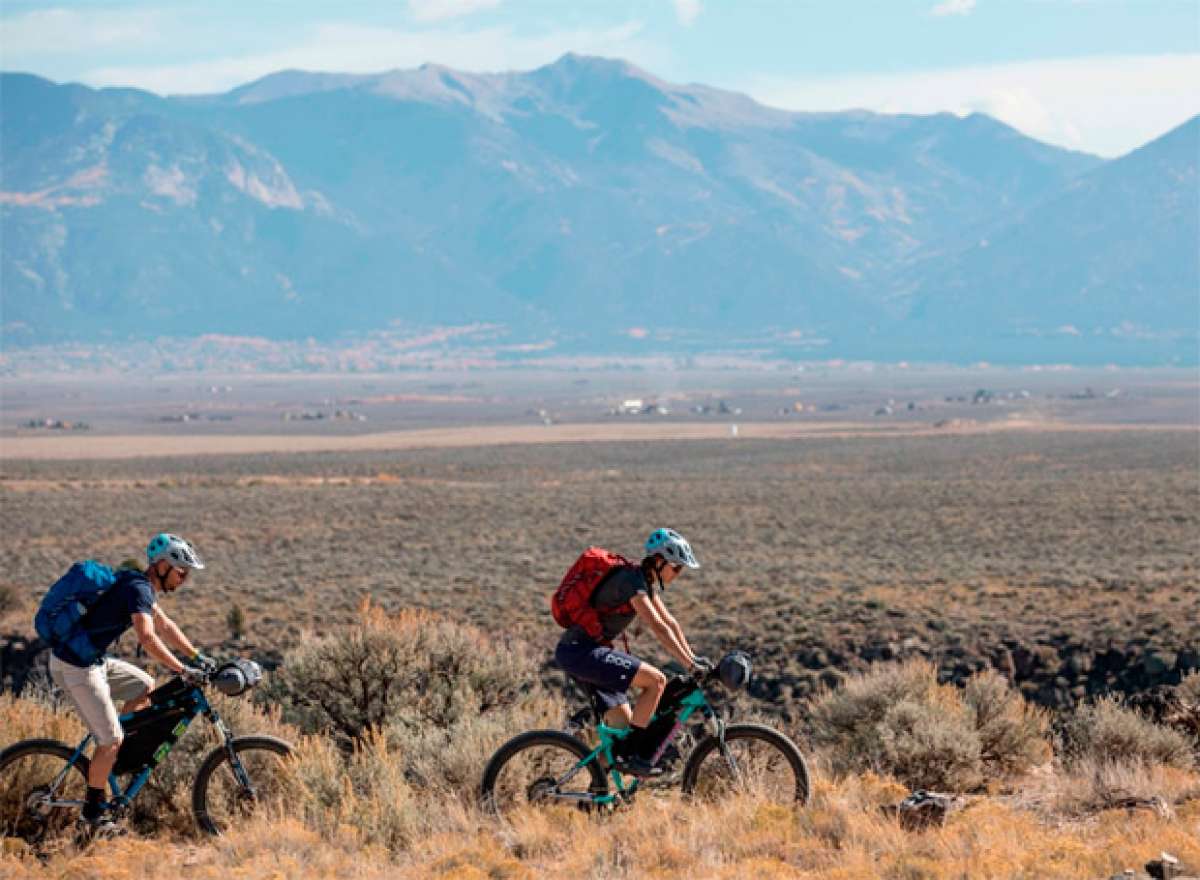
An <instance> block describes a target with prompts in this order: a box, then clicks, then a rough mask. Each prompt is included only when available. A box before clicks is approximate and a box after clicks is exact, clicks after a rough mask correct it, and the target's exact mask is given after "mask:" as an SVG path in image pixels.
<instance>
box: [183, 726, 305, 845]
mask: <svg viewBox="0 0 1200 880" xmlns="http://www.w3.org/2000/svg"><path fill="white" fill-rule="evenodd" d="M231 749H232V752H233V755H234V760H231V757H230V750H231ZM291 754H292V747H291V746H290V745H288V744H287V743H286V742H284V741H283V740H281V739H276V738H275V737H273V736H239V737H235V738H234V739H233V740H231V741H230V742H229V743H228V744H226V745H220V746H217V747H216V748H215V749H213V750H212V751H211V752H210V753H209V755H208V757H207V758H205V759H204V763H203V764H202V765H201V766H200V772H198V773H197V774H196V783H195V785H194V786H193V787H192V812H193V813H194V814H195V817H196V824H197V825H199V826H200V828H201V829H202V830H204V831H206V832H208V833H209V834H221V833H223V832H225V831H228V830H229V829H230V828H232V827H234V826H235V825H236V824H237V823H238V822H240V821H244V820H246V819H248V818H249V817H251V816H256V817H258V816H268V817H275V816H281V815H284V814H285V813H286V812H288V810H289V807H291V806H293V805H294V804H296V803H299V802H300V798H299V794H300V785H299V780H298V779H297V777H296V774H295V770H294V768H293V767H292V764H291V761H290V760H289V758H290V756H291Z"/></svg>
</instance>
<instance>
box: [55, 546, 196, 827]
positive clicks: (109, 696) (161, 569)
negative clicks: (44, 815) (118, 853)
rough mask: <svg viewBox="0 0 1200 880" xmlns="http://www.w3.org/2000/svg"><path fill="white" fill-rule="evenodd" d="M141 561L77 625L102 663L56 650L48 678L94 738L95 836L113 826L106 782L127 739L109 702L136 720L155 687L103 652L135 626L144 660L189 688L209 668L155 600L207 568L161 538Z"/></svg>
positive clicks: (87, 811)
mask: <svg viewBox="0 0 1200 880" xmlns="http://www.w3.org/2000/svg"><path fill="white" fill-rule="evenodd" d="M146 557H147V560H148V562H149V565H148V566H147V567H146V569H145V571H138V570H136V569H134V570H128V569H125V570H122V571H119V572H118V573H117V579H116V582H115V583H114V584H113V585H112V586H111V587H109V588H108V589H107V590H106V591H105V592H104V593H103V594H102V595H101V596H100V598H98V599H97V600H96V602H95V604H93V605H92V606H91V608H89V609H88V611H87V613H86V614H85V615H84V616H83V617H82V618H81V619H80V621H79V624H78V627H79V629H80V630H81V631H82V632H84V633H86V634H87V636H88V638H89V639H90V640H91V642H92V644H93V645H95V647H96V649H97V651H98V652H99V654H100V657H99V659H98V660H96V661H95V662H94V663H91V664H89V665H81V664H80V663H79V658H78V657H76V656H75V655H74V654H72V653H71V651H70V649H69V648H68V647H66V646H65V645H61V646H58V647H56V648H54V649H53V653H52V654H51V657H50V676H51V678H53V679H54V682H55V684H57V685H58V686H59V687H60V688H61V689H62V690H63V692H64V693H65V694H66V695H67V697H68V699H70V701H71V703H72V704H73V705H74V706H75V708H76V710H77V711H78V712H79V715H80V717H81V718H83V722H84V724H86V725H87V728H88V730H89V731H91V733H92V735H93V736H94V737H95V738H96V750H95V753H94V754H93V755H92V759H91V765H90V767H89V768H88V789H87V798H86V800H85V802H84V806H83V810H82V819H81V822H83V823H84V825H85V826H86V827H87V828H88V830H90V831H91V832H92V833H96V832H99V831H109V832H111V831H112V830H113V823H112V820H111V819H110V818H109V817H107V816H105V815H104V814H103V808H102V804H103V802H104V788H105V785H106V784H107V781H108V774H109V773H110V772H111V771H112V767H113V763H114V762H115V761H116V758H117V752H118V751H119V750H120V748H121V741H122V738H123V736H124V734H123V731H122V729H121V722H120V721H119V720H118V718H117V708H116V705H115V704H114V702H113V701H114V700H123V701H124V705H123V706H122V707H121V711H122V712H136V711H137V710H138V709H142V708H145V706H147V705H148V703H149V700H148V695H149V693H150V691H151V689H152V688H153V687H154V679H153V678H151V677H150V676H149V675H148V674H147V673H146V672H144V671H143V670H141V669H138V668H137V667H136V666H134V665H133V664H132V663H127V662H125V661H124V660H118V659H116V658H115V657H106V656H104V653H103V652H104V651H105V650H107V649H108V648H109V646H110V645H112V643H113V642H115V641H116V640H117V639H118V638H120V636H121V635H122V634H123V633H124V632H125V631H126V630H128V629H129V628H130V627H131V626H132V627H133V629H134V631H135V632H136V633H137V637H138V641H139V642H140V643H141V645H142V647H143V648H145V650H146V653H147V654H149V655H150V656H151V657H153V658H154V659H155V660H157V661H158V662H159V663H161V664H163V666H165V667H166V668H167V669H169V670H170V671H171V672H174V673H177V674H180V675H182V676H183V677H184V678H185V679H187V680H190V681H196V682H199V681H202V680H203V678H204V670H203V668H202V667H203V665H204V664H206V663H207V662H208V661H207V660H206V659H205V658H204V657H203V656H202V655H201V654H200V652H199V651H197V650H196V647H195V646H194V645H193V644H192V643H191V642H190V641H188V638H187V637H186V636H185V635H184V634H183V632H182V631H181V630H180V629H179V627H178V626H177V625H176V624H175V622H174V621H173V620H171V618H170V617H168V616H167V614H166V612H165V611H163V610H162V606H161V605H159V604H158V601H157V597H156V594H158V593H173V592H175V591H176V590H177V589H179V587H180V586H182V585H183V584H184V582H186V581H187V579H188V576H189V574H190V573H191V572H192V571H193V570H199V569H202V568H204V563H203V562H202V561H201V560H200V557H199V555H197V553H196V551H195V550H194V549H193V547H192V545H191V544H189V543H188V542H187V541H185V540H184V539H183V538H180V537H178V536H177V535H170V534H166V533H165V532H164V533H161V534H158V535H155V536H154V538H153V539H151V541H150V544H149V546H148V547H147V548H146ZM167 643H169V644H170V645H171V647H173V648H175V649H176V650H178V651H179V652H180V653H181V654H182V655H183V656H184V657H187V658H189V663H191V664H192V665H188V664H185V663H183V662H182V661H180V660H179V659H178V658H177V657H176V656H175V654H173V653H172V652H171V651H170V650H169V649H168V648H167Z"/></svg>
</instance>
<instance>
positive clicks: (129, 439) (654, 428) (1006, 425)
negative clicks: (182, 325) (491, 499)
mask: <svg viewBox="0 0 1200 880" xmlns="http://www.w3.org/2000/svg"><path fill="white" fill-rule="evenodd" d="M1181 430H1182V431H1195V430H1196V428H1195V427H1193V426H1178V425H1153V424H1138V425H1132V424H1130V425H1126V424H1070V423H1066V422H1054V421H1032V420H1028V419H1013V420H1008V421H997V422H954V423H951V424H948V425H943V426H940V427H938V426H935V425H931V424H879V423H869V422H820V423H796V422H738V423H736V433H735V424H734V423H731V422H719V423H718V422H659V423H645V422H641V423H638V422H630V421H624V420H623V421H611V422H599V423H583V424H562V425H504V426H490V427H489V426H484V427H465V428H430V429H423V430H414V431H385V432H381V433H376V434H358V435H353V436H328V435H316V434H300V435H285V434H245V435H234V436H228V435H220V436H217V435H210V436H203V435H192V436H175V437H172V436H166V435H158V434H148V435H112V436H90V437H89V436H77V435H72V436H67V437H47V436H28V435H25V436H17V437H4V438H0V458H2V459H10V460H11V459H36V460H81V459H120V458H160V457H165V456H195V455H252V454H261V453H294V452H358V451H379V450H393V449H429V448H455V447H469V446H500V445H508V444H526V443H592V442H615V441H654V440H718V439H729V438H731V437H734V436H736V437H737V438H739V439H774V440H779V439H783V440H789V439H795V440H801V439H805V438H819V437H834V438H849V437H921V436H945V435H948V434H987V433H994V432H998V431H1181Z"/></svg>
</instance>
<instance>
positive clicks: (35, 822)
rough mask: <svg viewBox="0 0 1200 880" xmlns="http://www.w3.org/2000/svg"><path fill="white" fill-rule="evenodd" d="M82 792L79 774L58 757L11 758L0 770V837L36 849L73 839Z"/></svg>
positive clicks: (35, 754) (31, 755) (32, 754)
mask: <svg viewBox="0 0 1200 880" xmlns="http://www.w3.org/2000/svg"><path fill="white" fill-rule="evenodd" d="M64 769H65V770H70V771H71V772H67V773H64V772H63V771H64ZM86 792H87V783H86V781H85V780H84V778H83V774H82V773H80V772H78V771H75V770H73V769H72V768H69V767H68V765H67V762H66V760H65V759H64V758H63V757H61V756H59V755H55V754H47V753H40V752H30V753H27V754H22V755H16V756H13V757H12V758H11V759H10V760H8V761H6V762H5V764H4V766H3V768H0V836H3V837H17V838H20V839H22V840H24V841H25V842H27V843H29V844H30V845H35V846H38V847H39V848H43V847H45V846H47V845H50V844H52V843H53V842H54V841H56V840H60V839H68V838H70V837H73V835H74V828H75V820H76V819H77V818H78V817H79V809H80V807H81V806H82V804H83V800H84V796H85V794H86Z"/></svg>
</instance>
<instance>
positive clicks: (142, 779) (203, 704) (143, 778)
mask: <svg viewBox="0 0 1200 880" xmlns="http://www.w3.org/2000/svg"><path fill="white" fill-rule="evenodd" d="M185 697H186V703H187V704H188V706H189V708H188V713H189V714H187V715H184V716H183V717H182V718H181V719H179V723H178V724H176V725H175V727H174V728H172V729H171V735H170V737H169V738H168V739H167V740H165V741H164V742H163V743H162V745H160V746H159V747H158V748H157V749H155V751H154V755H153V756H152V757H151V758H150V762H149V763H148V764H147V765H146V766H145V767H143V768H142V769H141V770H139V771H138V772H137V773H136V774H134V776H133V778H132V779H131V780H130V781H129V785H127V786H126V787H125V788H124V789H122V788H121V783H120V782H118V781H117V777H116V774H113V773H110V774H109V775H108V786H109V788H110V789H111V790H112V799H111V800H109V801H107V802H105V804H104V808H105V809H106V810H114V811H120V810H123V809H125V808H126V807H128V806H129V804H130V803H131V802H132V801H133V799H134V798H135V797H137V793H138V792H139V791H141V790H142V787H143V786H144V785H145V784H146V782H147V781H148V780H149V779H150V774H152V773H153V772H154V768H155V767H157V766H158V765H159V763H160V762H161V761H162V759H163V758H165V757H166V756H167V754H168V753H169V752H170V751H171V749H172V748H174V747H175V744H176V743H177V742H179V738H180V737H181V736H183V734H184V733H185V732H186V731H187V729H188V725H190V724H191V723H192V722H193V721H195V720H196V718H197V717H198V716H200V715H204V716H205V717H207V718H208V720H209V721H211V722H212V723H213V724H215V725H216V726H217V728H218V729H219V730H220V731H221V733H222V735H223V736H224V738H225V741H226V743H228V741H229V729H228V728H227V727H225V724H224V722H222V721H221V718H220V716H219V715H217V712H216V710H215V709H213V708H212V706H211V705H209V702H208V700H207V699H206V698H205V696H204V691H202V690H201V689H200V688H198V687H194V688H192V690H191V691H189V692H188V693H187V694H186V695H185ZM181 702H183V701H181ZM175 704H176V700H171V701H169V702H167V703H165V704H163V706H161V707H158V706H156V707H155V708H166V709H169V708H171V707H172V706H174V705H175ZM136 714H137V713H135V712H126V713H125V714H124V715H121V716H120V721H121V724H122V725H124V724H125V723H126V722H127V721H129V720H131V719H132V718H133V717H134V716H135V715H136ZM94 739H95V737H94V736H92V734H90V733H89V734H88V735H87V736H85V737H84V738H83V741H82V742H81V743H80V744H79V745H78V746H77V747H76V749H75V752H74V753H73V754H72V755H71V759H70V760H69V761H68V762H67V763H66V765H65V766H64V767H63V769H62V770H60V771H59V773H58V775H57V776H55V777H54V781H53V782H51V784H50V791H56V790H57V789H58V787H59V786H60V785H62V783H63V780H65V779H66V778H67V774H68V773H70V772H71V768H72V767H74V766H75V765H76V764H77V763H78V762H79V759H80V758H81V757H82V756H83V753H84V752H85V751H86V750H87V747H88V746H89V745H91V743H92V740H94ZM231 757H234V756H232V755H231ZM232 764H233V768H234V774H235V775H236V776H237V778H238V781H239V782H242V783H243V784H247V785H248V784H249V779H245V778H244V777H245V775H246V774H245V770H244V769H243V768H242V766H241V762H240V761H237V760H234V761H233V762H232ZM49 805H50V806H54V807H70V806H75V807H82V806H83V801H79V800H58V799H52V800H51V801H50V802H49Z"/></svg>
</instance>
